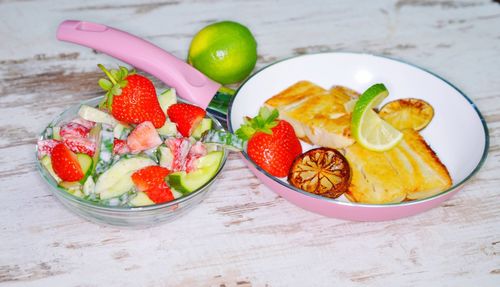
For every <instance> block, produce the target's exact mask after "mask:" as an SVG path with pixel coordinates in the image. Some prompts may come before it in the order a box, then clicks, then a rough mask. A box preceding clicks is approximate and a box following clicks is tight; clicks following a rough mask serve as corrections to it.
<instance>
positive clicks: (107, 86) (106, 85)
mask: <svg viewBox="0 0 500 287" xmlns="http://www.w3.org/2000/svg"><path fill="white" fill-rule="evenodd" d="M98 83H99V86H100V87H101V88H102V89H103V90H105V91H109V90H111V88H112V87H113V84H112V83H111V81H110V80H108V79H99V82H98Z"/></svg>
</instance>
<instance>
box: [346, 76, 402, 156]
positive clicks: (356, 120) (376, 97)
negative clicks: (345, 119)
mask: <svg viewBox="0 0 500 287" xmlns="http://www.w3.org/2000/svg"><path fill="white" fill-rule="evenodd" d="M387 95H389V92H388V91H387V88H386V87H385V86H384V85H383V84H375V85H373V86H371V87H370V88H368V90H366V91H365V92H364V93H363V94H362V95H361V97H359V99H358V101H357V102H356V106H355V107H354V111H353V113H352V120H351V131H352V134H353V136H354V138H355V139H356V141H357V142H358V143H359V144H361V145H362V146H363V147H365V148H366V149H369V150H373V151H386V150H389V149H391V148H393V147H394V146H395V145H397V144H398V143H399V141H400V140H401V139H402V138H403V134H402V133H401V132H400V131H398V130H397V129H395V128H394V127H393V126H391V125H390V124H389V123H387V122H386V121H384V120H383V119H381V118H380V117H379V116H378V114H377V113H375V111H374V110H373V109H374V108H375V107H376V106H378V105H379V104H380V103H381V102H382V101H383V100H384V99H385V98H386V97H387Z"/></svg>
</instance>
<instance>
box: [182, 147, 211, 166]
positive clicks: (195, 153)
mask: <svg viewBox="0 0 500 287" xmlns="http://www.w3.org/2000/svg"><path fill="white" fill-rule="evenodd" d="M205 155H207V148H206V147H205V145H204V144H203V143H202V142H196V143H195V144H194V145H193V146H192V147H191V149H189V153H188V155H187V157H186V164H185V166H186V172H187V173H190V172H191V171H194V170H196V162H197V161H198V159H199V158H200V157H202V156H205Z"/></svg>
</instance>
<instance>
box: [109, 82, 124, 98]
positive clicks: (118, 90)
mask: <svg viewBox="0 0 500 287" xmlns="http://www.w3.org/2000/svg"><path fill="white" fill-rule="evenodd" d="M111 93H112V94H113V95H114V96H118V95H121V94H122V89H121V88H120V85H119V84H116V85H114V86H113V87H112V88H111Z"/></svg>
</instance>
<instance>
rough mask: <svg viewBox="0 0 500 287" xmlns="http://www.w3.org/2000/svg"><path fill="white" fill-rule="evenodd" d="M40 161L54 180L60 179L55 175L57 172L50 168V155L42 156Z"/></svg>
mask: <svg viewBox="0 0 500 287" xmlns="http://www.w3.org/2000/svg"><path fill="white" fill-rule="evenodd" d="M40 163H41V164H42V166H43V167H45V169H46V170H47V171H48V172H49V174H50V175H51V176H52V178H54V180H55V181H56V182H57V183H59V182H61V181H62V180H61V179H60V178H59V176H57V174H56V173H55V172H54V169H53V168H52V161H51V160H50V156H48V155H46V156H44V157H43V158H42V159H41V160H40Z"/></svg>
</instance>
